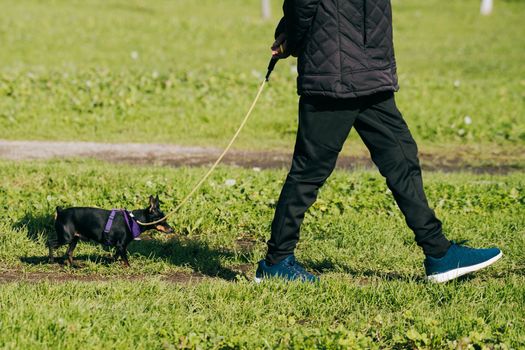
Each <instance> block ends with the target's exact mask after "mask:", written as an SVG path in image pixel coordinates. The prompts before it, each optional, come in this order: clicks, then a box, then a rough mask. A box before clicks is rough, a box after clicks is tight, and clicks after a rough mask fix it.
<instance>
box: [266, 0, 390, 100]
mask: <svg viewBox="0 0 525 350" xmlns="http://www.w3.org/2000/svg"><path fill="white" fill-rule="evenodd" d="M283 10H284V17H283V18H282V20H281V22H280V23H279V25H278V26H277V29H276V32H275V35H276V37H277V36H278V35H279V34H281V33H282V32H285V33H286V35H287V44H288V49H289V51H290V52H292V53H293V54H294V55H296V56H298V72H299V77H298V78H297V91H298V93H299V95H308V96H314V95H322V96H329V97H334V98H348V97H357V96H364V95H370V94H373V93H375V92H379V91H396V90H397V89H398V85H397V74H396V62H395V58H394V45H393V42H392V9H391V6H390V0H285V1H284V5H283Z"/></svg>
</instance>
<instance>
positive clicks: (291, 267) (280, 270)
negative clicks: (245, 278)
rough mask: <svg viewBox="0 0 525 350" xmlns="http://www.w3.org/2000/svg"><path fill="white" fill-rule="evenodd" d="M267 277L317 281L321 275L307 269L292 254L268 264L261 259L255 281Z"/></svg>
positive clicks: (258, 281) (260, 280)
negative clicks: (313, 273) (275, 262)
mask: <svg viewBox="0 0 525 350" xmlns="http://www.w3.org/2000/svg"><path fill="white" fill-rule="evenodd" d="M267 278H282V279H284V280H288V281H295V280H299V281H302V282H317V281H319V277H317V276H314V275H312V274H311V273H309V272H308V271H306V270H305V269H304V268H303V267H302V266H301V265H300V264H299V263H298V262H297V261H295V256H293V255H290V256H289V257H287V258H286V259H284V260H282V261H281V262H279V263H278V264H275V265H268V264H267V263H266V261H265V260H261V261H259V264H258V266H257V272H256V273H255V282H257V283H260V282H262V280H263V279H267Z"/></svg>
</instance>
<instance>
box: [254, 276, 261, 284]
mask: <svg viewBox="0 0 525 350" xmlns="http://www.w3.org/2000/svg"><path fill="white" fill-rule="evenodd" d="M253 280H254V281H255V283H261V282H262V281H263V279H262V278H259V277H255V278H254V279H253Z"/></svg>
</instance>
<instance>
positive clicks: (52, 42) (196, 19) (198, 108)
mask: <svg viewBox="0 0 525 350" xmlns="http://www.w3.org/2000/svg"><path fill="white" fill-rule="evenodd" d="M272 3H273V5H274V7H275V9H274V10H275V11H274V13H275V14H276V15H275V18H274V20H272V21H269V22H263V21H261V20H260V18H259V8H258V3H257V2H256V1H238V0H227V1H221V2H217V1H212V0H202V1H199V2H195V1H190V0H180V1H167V0H163V1H155V2H144V1H140V0H134V1H109V2H108V1H101V0H89V1H69V0H68V1H65V0H57V1H54V2H53V4H52V5H49V4H47V3H43V2H39V1H33V0H23V1H17V2H15V3H10V4H9V6H4V9H3V11H2V15H0V41H1V42H2V50H1V51H0V61H1V62H2V67H1V68H0V138H5V139H45V140H48V139H55V140H90V141H93V140H96V141H105V142H129V141H133V142H162V143H177V144H186V145H196V144H198V145H206V146H209V145H214V146H221V145H224V144H225V143H226V142H227V139H228V135H231V134H232V133H233V131H234V129H235V127H236V126H237V125H238V123H239V121H240V119H241V118H242V115H243V114H244V112H245V111H246V110H247V108H248V106H249V103H250V101H251V99H252V98H253V97H254V94H255V91H256V88H257V85H258V83H259V81H260V78H261V75H262V74H263V72H264V69H265V67H266V63H267V59H268V49H267V48H268V46H269V44H270V42H271V38H272V34H273V28H274V25H275V22H276V21H277V17H278V15H277V14H279V13H280V10H279V9H278V7H279V6H280V3H279V2H278V1H273V2H272ZM393 7H394V21H395V46H396V52H397V57H398V65H399V76H400V82H401V86H402V88H401V91H400V92H399V94H398V96H397V99H398V105H399V107H400V109H401V110H402V111H403V113H404V115H405V117H406V119H407V121H408V123H409V125H410V127H411V129H412V132H413V133H414V135H415V137H416V139H417V140H418V141H419V142H420V144H421V146H422V149H423V150H429V151H432V152H438V153H439V152H441V153H449V152H450V151H451V150H453V149H454V148H457V146H459V145H464V146H472V147H474V146H475V147H482V149H483V152H485V153H486V152H490V151H493V150H501V149H509V153H516V152H523V146H524V141H525V129H524V125H525V119H524V118H525V109H524V106H525V104H524V103H523V100H524V98H525V95H524V94H523V91H524V90H525V89H524V87H525V80H523V78H522V77H523V76H525V68H524V67H525V66H524V65H523V64H522V61H523V59H524V58H525V49H524V48H525V38H524V37H523V35H521V32H520V31H519V30H508V28H520V27H521V25H522V18H523V16H524V15H525V3H524V2H520V1H501V2H499V3H498V4H497V6H496V9H495V13H494V14H493V15H492V16H489V17H483V16H480V15H479V1H475V0H468V1H456V2H453V3H450V4H447V6H443V5H442V2H440V1H438V0H429V1H425V2H424V3H421V2H420V1H416V0H406V1H394V2H393ZM501 33H505V35H502V34H501ZM295 64H296V63H295V62H294V61H293V60H288V61H286V62H281V63H280V64H279V65H278V67H277V71H276V72H275V74H274V77H273V81H272V84H271V87H270V88H269V89H267V91H265V93H264V95H263V97H262V100H261V102H260V104H259V106H258V107H257V109H256V112H255V113H254V116H253V119H252V120H251V121H250V123H249V125H248V127H247V129H246V130H245V131H244V132H243V134H242V136H241V138H240V140H239V142H238V143H237V144H236V147H238V148H240V149H290V148H291V144H292V143H293V140H294V133H295V128H296V109H297V107H296V101H297V97H296V96H295V79H294V74H295V73H294V66H295ZM467 116H468V117H469V118H470V119H471V120H472V123H471V124H468V123H465V120H466V117H467ZM467 120H468V119H467ZM351 140H352V142H351V144H350V148H355V147H356V144H359V142H354V137H352V138H351ZM444 144H446V145H448V147H447V148H446V149H445V150H442V149H441V148H442V147H443V145H444Z"/></svg>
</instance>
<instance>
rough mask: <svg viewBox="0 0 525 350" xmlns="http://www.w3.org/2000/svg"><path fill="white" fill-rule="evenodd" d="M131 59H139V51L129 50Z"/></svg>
mask: <svg viewBox="0 0 525 350" xmlns="http://www.w3.org/2000/svg"><path fill="white" fill-rule="evenodd" d="M130 56H131V59H132V60H138V59H139V53H138V52H137V51H131V54H130Z"/></svg>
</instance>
